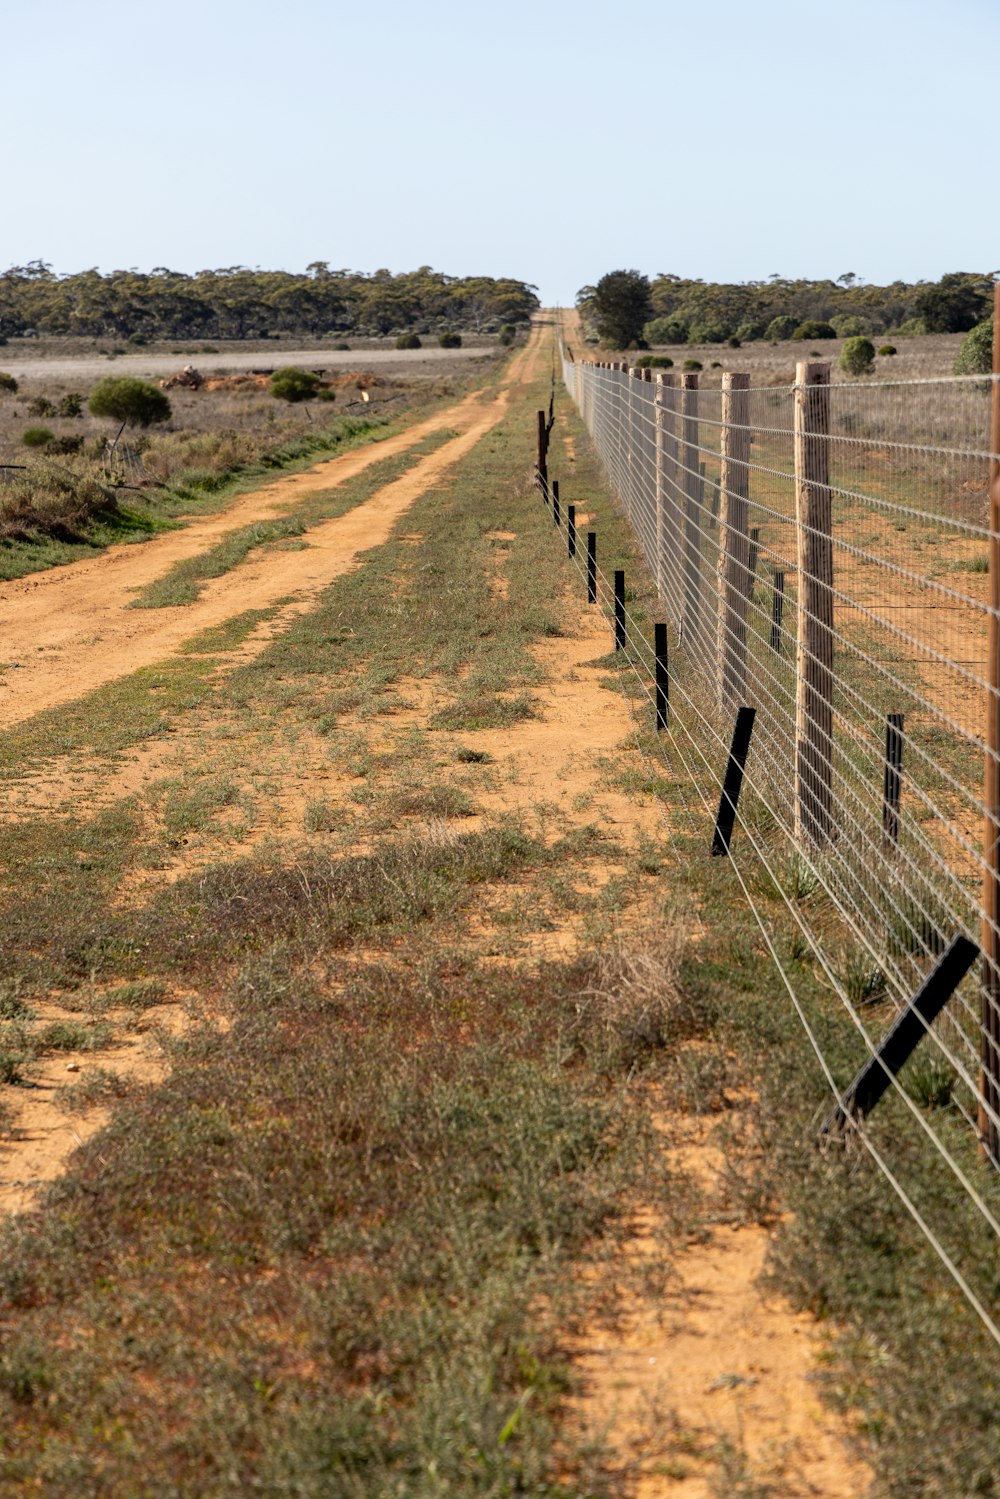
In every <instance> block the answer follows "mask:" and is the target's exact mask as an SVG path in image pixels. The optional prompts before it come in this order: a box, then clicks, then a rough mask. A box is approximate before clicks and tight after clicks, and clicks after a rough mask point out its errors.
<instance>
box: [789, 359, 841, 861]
mask: <svg viewBox="0 0 1000 1499" xmlns="http://www.w3.org/2000/svg"><path fill="white" fill-rule="evenodd" d="M829 433H830V366H829V364H825V363H824V364H807V363H804V362H803V363H800V364H797V365H796V366H795V531H796V542H797V556H798V611H797V613H798V639H797V644H796V653H795V836H796V838H800V839H806V840H808V841H809V842H811V843H814V844H822V843H825V842H826V840H827V839H828V838H829V836H830V825H831V813H832V810H833V515H832V509H831V504H830V444H829Z"/></svg>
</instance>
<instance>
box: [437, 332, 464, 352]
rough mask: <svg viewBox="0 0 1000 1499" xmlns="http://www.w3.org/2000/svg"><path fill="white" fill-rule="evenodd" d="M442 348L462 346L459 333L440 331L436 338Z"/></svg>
mask: <svg viewBox="0 0 1000 1499" xmlns="http://www.w3.org/2000/svg"><path fill="white" fill-rule="evenodd" d="M438 343H439V344H440V345H441V348H442V349H460V348H461V347H462V335H461V333H442V334H441V335H440V337H439V338H438Z"/></svg>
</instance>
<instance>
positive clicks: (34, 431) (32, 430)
mask: <svg viewBox="0 0 1000 1499" xmlns="http://www.w3.org/2000/svg"><path fill="white" fill-rule="evenodd" d="M55 435H56V434H55V433H54V432H53V431H52V430H51V428H50V427H25V429H24V432H23V433H22V434H21V441H22V442H23V443H24V446H25V447H26V448H47V447H48V445H49V443H50V442H52V441H53V440H54V438H55Z"/></svg>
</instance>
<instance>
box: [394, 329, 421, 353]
mask: <svg viewBox="0 0 1000 1499" xmlns="http://www.w3.org/2000/svg"><path fill="white" fill-rule="evenodd" d="M396 348H397V349H422V348H423V344H422V343H421V342H420V337H419V335H418V334H416V333H401V334H400V335H399V337H398V338H397V339H396Z"/></svg>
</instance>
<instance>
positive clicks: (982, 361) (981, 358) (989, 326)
mask: <svg viewBox="0 0 1000 1499" xmlns="http://www.w3.org/2000/svg"><path fill="white" fill-rule="evenodd" d="M992 369H993V319H992V318H990V320H989V322H986V323H977V324H976V326H975V327H974V328H970V329H969V331H968V333H967V334H966V335H965V337H964V338H963V340H962V347H961V348H960V349H959V351H958V358H957V359H956V360H955V374H956V375H988V374H989V373H990V371H991V370H992Z"/></svg>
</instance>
